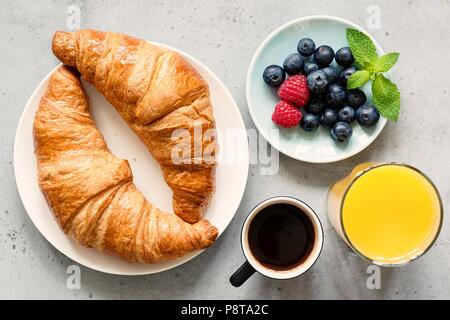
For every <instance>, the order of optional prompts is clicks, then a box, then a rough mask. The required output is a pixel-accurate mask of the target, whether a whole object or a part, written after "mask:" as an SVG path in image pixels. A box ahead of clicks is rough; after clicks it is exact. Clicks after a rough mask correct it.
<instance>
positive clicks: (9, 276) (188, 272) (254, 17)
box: [0, 0, 450, 299]
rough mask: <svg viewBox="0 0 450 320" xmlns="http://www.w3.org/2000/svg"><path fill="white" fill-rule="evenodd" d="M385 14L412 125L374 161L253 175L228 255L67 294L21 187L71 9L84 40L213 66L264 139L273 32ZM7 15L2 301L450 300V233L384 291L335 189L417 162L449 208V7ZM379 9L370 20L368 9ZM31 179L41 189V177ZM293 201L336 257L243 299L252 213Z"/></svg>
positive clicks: (48, 8) (368, 153)
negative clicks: (24, 159) (365, 174)
mask: <svg viewBox="0 0 450 320" xmlns="http://www.w3.org/2000/svg"><path fill="white" fill-rule="evenodd" d="M374 3H375V5H377V6H378V8H379V9H380V13H381V28H380V29H372V30H370V32H371V34H372V35H373V36H374V37H375V38H376V39H377V40H378V41H379V43H380V44H381V45H382V46H383V47H384V48H385V50H387V51H391V50H396V51H400V52H401V59H400V62H399V63H398V65H397V66H396V67H395V69H394V70H395V71H394V72H395V79H396V82H397V83H398V85H399V87H400V90H401V92H402V94H403V96H402V114H401V118H400V121H399V122H398V123H397V124H395V125H393V124H388V125H387V127H386V128H385V130H384V131H383V133H382V134H381V136H380V137H379V138H378V139H377V140H376V141H375V142H374V143H373V144H372V145H371V146H370V147H369V148H368V149H366V150H365V151H364V152H362V153H360V154H359V155H357V156H355V157H353V158H351V159H349V160H346V161H342V162H339V163H336V164H328V165H311V164H306V163H301V162H298V161H295V160H292V159H289V158H287V157H285V156H281V158H280V170H279V173H278V174H277V175H273V176H262V175H261V174H260V171H259V169H258V167H257V166H256V165H252V166H251V167H250V173H249V180H248V186H247V191H246V193H245V194H244V198H243V201H242V203H241V206H240V208H239V210H238V212H237V213H236V216H235V218H234V220H233V221H232V223H231V224H230V226H229V227H228V229H227V231H226V232H225V233H224V234H223V236H222V237H221V238H220V239H219V241H218V242H217V244H216V245H215V246H214V247H213V248H211V249H209V250H208V251H206V252H205V253H203V254H202V255H200V256H199V257H197V258H196V259H194V260H192V261H191V262H189V263H187V264H185V265H183V266H181V267H178V268H175V269H172V270H170V271H167V272H163V273H161V274H157V275H150V276H140V277H120V276H112V275H107V274H102V273H99V272H96V271H93V270H89V269H87V268H84V267H81V276H82V277H81V289H80V290H69V289H68V288H67V287H66V279H67V274H66V269H67V267H68V266H69V265H71V264H73V262H72V261H71V260H70V259H67V258H66V257H64V256H63V255H62V254H60V253H59V252H57V251H56V250H55V249H54V248H53V247H52V246H51V245H50V244H49V243H47V241H46V240H45V239H44V238H43V237H42V236H41V234H40V233H39V232H38V231H37V230H36V229H35V227H34V226H33V224H32V223H31V221H30V219H29V218H28V216H27V214H26V212H25V211H24V208H23V206H22V204H21V201H20V199H19V195H18V193H17V190H16V186H15V182H14V175H13V164H12V158H13V143H14V135H15V130H16V126H17V122H18V120H19V117H20V114H21V112H22V109H23V108H24V106H25V103H26V101H27V99H28V97H29V96H30V95H31V93H32V92H33V90H34V88H35V86H36V85H37V84H38V83H39V82H40V80H41V79H42V78H43V77H44V76H45V75H46V74H47V73H48V72H49V71H50V70H51V69H52V68H53V67H54V66H55V65H56V63H57V61H56V59H55V58H54V57H53V55H52V54H51V52H50V39H51V37H52V34H53V32H54V31H55V30H57V29H67V24H66V19H67V16H68V15H67V13H66V11H67V8H68V6H69V5H70V4H75V5H78V6H79V7H80V9H81V27H83V28H98V29H104V30H112V31H120V32H124V33H129V34H132V35H135V36H137V37H141V38H147V39H151V40H155V41H160V42H164V43H167V44H169V45H172V46H175V47H178V48H180V49H182V50H184V51H186V52H188V53H190V54H192V55H194V56H195V57H197V58H198V59H199V60H201V61H203V62H204V63H205V64H206V65H208V66H209V67H210V68H211V69H212V70H213V71H214V72H215V73H216V74H217V75H218V76H219V77H220V78H221V79H222V80H223V82H224V83H225V85H227V86H228V88H229V89H230V91H231V93H232V94H233V96H234V98H235V99H236V102H237V104H238V105H239V107H240V109H241V112H242V116H243V118H244V120H245V124H246V126H247V127H248V128H252V127H254V125H253V123H252V121H251V119H250V115H249V112H248V110H247V106H246V100H245V90H244V87H245V77H246V72H247V67H248V64H249V62H250V59H251V57H252V55H253V53H254V51H255V50H256V48H257V46H258V45H259V43H260V42H261V41H262V40H263V39H264V38H265V37H266V36H267V34H268V33H269V32H271V31H272V30H273V29H274V28H276V27H278V26H280V25H281V24H283V23H285V22H287V21H289V20H292V19H295V18H297V17H300V16H304V15H310V14H329V15H335V16H339V17H342V18H346V19H349V20H351V21H353V22H355V23H357V24H360V25H362V26H365V27H367V19H368V17H369V15H370V14H368V13H367V11H368V10H369V11H370V12H371V10H373V7H369V6H370V5H373V4H374ZM0 6H1V10H0V21H1V22H0V26H1V29H2V31H1V35H0V47H1V48H2V49H1V50H0V61H1V62H2V63H1V65H0V83H1V85H0V105H1V108H2V115H1V117H0V181H1V183H0V209H1V211H0V269H1V272H0V287H1V290H0V298H59V299H64V298H87V299H89V298H93V299H97V298H98V299H101V298H137V299H163V298H175V299H176V298H197V299H202V298H225V299H227V298H248V299H258V298H268V299H279V298H281V299H291V298H295V299H317V298H319V299H350V298H351V299H355V298H358V299H369V298H380V299H397V298H398V299H399V298H447V299H448V298H450V293H449V291H448V288H449V286H450V278H449V276H448V274H449V270H448V268H449V265H450V228H449V227H450V221H449V220H448V219H445V220H444V226H443V229H442V233H441V236H440V237H439V239H438V241H437V243H436V244H435V246H434V248H433V249H432V250H431V251H430V252H429V253H428V254H427V255H426V256H425V257H424V258H422V259H420V260H418V261H416V262H414V263H412V264H410V265H408V266H406V267H403V268H399V269H395V270H392V269H386V270H383V271H382V273H381V274H382V283H381V285H382V288H381V289H380V290H369V289H367V286H366V280H367V276H368V275H367V274H366V268H367V266H368V264H367V263H366V262H365V261H363V260H361V259H360V258H358V257H355V256H353V255H352V254H350V253H349V252H348V250H347V249H346V247H345V246H344V244H343V243H342V242H341V241H340V240H338V238H337V236H336V235H335V233H334V232H333V231H332V229H331V226H330V225H329V223H328V221H327V220H326V213H325V196H326V192H327V188H328V186H329V184H330V183H331V182H332V181H334V180H335V179H337V178H338V177H341V176H342V175H344V174H345V173H347V172H348V171H349V170H350V169H351V168H352V167H353V166H354V165H355V164H357V163H360V162H363V161H367V160H380V161H391V160H395V161H399V162H406V163H409V164H412V165H414V166H417V167H419V168H421V169H422V170H423V171H425V172H426V173H427V174H428V175H430V176H431V177H432V179H433V180H434V181H435V183H436V185H437V186H438V188H439V189H440V191H441V194H442V197H443V201H444V206H445V209H446V210H448V209H449V207H448V203H449V199H450V179H449V178H450V172H449V165H448V164H449V160H448V159H449V158H450V143H449V140H448V136H449V134H450V132H449V124H450V115H449V105H448V100H449V91H450V89H449V88H448V75H449V74H450V66H449V64H448V63H447V62H446V61H444V59H447V58H448V57H449V56H450V38H449V37H448V28H447V26H448V25H449V24H450V5H449V3H448V1H436V2H434V3H433V4H432V5H431V4H430V3H429V2H428V1H387V0H386V1H356V0H355V1H318V0H315V1H294V0H293V1H283V4H279V2H278V1H273V0H269V1H263V0H260V1H214V2H211V1H206V0H205V1H108V3H106V2H100V1H33V2H31V1H5V2H2V4H1V5H0ZM368 8H369V9H368ZM30 179H32V177H30ZM279 194H285V195H293V196H297V197H300V198H302V199H304V200H305V201H307V202H308V203H309V204H310V205H311V206H313V207H314V208H315V209H316V211H317V212H318V214H319V215H320V217H321V218H322V221H323V224H324V229H325V245H324V250H323V252H322V255H321V257H320V259H319V261H318V262H317V264H316V265H315V266H314V267H313V269H312V270H310V271H309V272H308V273H307V274H305V275H304V276H302V277H299V278H297V279H294V280H291V281H275V280H271V279H267V278H264V277H262V276H260V275H258V274H257V275H255V276H253V278H252V279H251V280H249V281H248V283H246V284H245V285H244V286H243V287H242V288H240V289H235V288H233V287H232V286H231V285H230V284H229V283H228V277H229V276H230V274H231V273H232V272H233V271H234V270H235V269H236V268H237V267H238V266H239V265H240V264H241V263H242V262H243V256H242V253H241V250H240V245H239V241H238V238H239V232H240V226H241V223H242V221H243V219H244V217H245V215H246V213H247V212H248V211H249V210H250V209H251V208H252V207H253V205H254V204H256V203H257V202H259V201H260V200H262V199H264V198H266V197H269V196H273V195H279Z"/></svg>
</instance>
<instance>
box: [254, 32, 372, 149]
mask: <svg viewBox="0 0 450 320" xmlns="http://www.w3.org/2000/svg"><path fill="white" fill-rule="evenodd" d="M297 51H298V53H292V54H290V55H289V56H287V57H286V59H285V60H284V63H283V67H281V66H277V65H271V66H268V67H267V68H266V69H265V70H264V74H263V78H264V81H265V82H266V83H267V84H268V85H270V86H272V87H279V86H280V85H281V84H282V83H283V82H284V80H285V79H286V73H287V74H288V75H296V74H303V75H305V76H306V77H307V85H308V88H309V91H310V95H311V97H310V100H309V103H308V104H307V105H306V106H305V107H304V109H303V110H302V119H301V121H300V126H301V127H302V128H303V129H304V130H305V131H309V132H311V131H315V130H317V128H318V127H319V125H322V126H323V127H325V128H326V129H328V130H330V135H331V137H332V138H333V139H334V140H335V141H338V142H344V141H347V140H348V139H350V137H351V136H352V133H353V128H352V126H351V124H352V123H353V122H354V121H355V120H356V121H357V122H358V123H359V124H360V125H361V126H364V127H369V126H372V125H374V124H375V123H377V122H378V120H379V118H380V115H379V113H378V110H377V109H376V108H375V107H374V106H373V105H370V104H366V95H365V94H364V92H363V91H361V90H359V89H353V90H347V89H346V87H347V80H348V79H349V77H350V76H351V75H352V74H354V73H355V72H356V71H358V69H357V68H356V67H355V66H353V65H352V64H353V62H354V57H353V55H352V52H351V51H350V48H349V47H343V48H341V49H339V50H338V51H337V52H336V54H335V52H334V50H333V48H331V47H330V46H327V45H322V46H320V47H318V48H316V45H315V43H314V41H313V40H311V39H309V38H305V39H302V40H300V41H299V43H298V46H297ZM333 60H336V63H337V65H335V64H332V62H333Z"/></svg>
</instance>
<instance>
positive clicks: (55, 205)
mask: <svg viewBox="0 0 450 320" xmlns="http://www.w3.org/2000/svg"><path fill="white" fill-rule="evenodd" d="M75 72H76V71H75V70H72V69H70V68H69V67H65V66H63V67H60V68H58V69H57V70H56V71H55V72H54V74H53V75H52V76H51V78H50V80H49V84H48V88H47V91H46V92H45V94H44V96H43V97H42V99H41V101H40V105H39V109H38V111H37V112H36V115H35V119H34V128H33V132H34V140H35V153H36V157H37V163H38V175H39V177H38V178H39V185H40V187H41V190H42V191H43V193H44V195H45V197H46V200H47V202H48V203H49V206H50V207H51V209H52V211H53V213H54V215H55V217H56V220H57V221H58V223H59V225H60V226H61V228H62V229H63V231H64V232H65V233H67V234H69V235H70V236H71V237H73V238H74V239H75V240H77V241H78V242H79V243H81V244H82V245H84V246H87V247H93V248H96V249H97V250H99V251H102V252H106V253H109V254H113V255H117V256H120V257H122V258H124V259H126V260H128V261H130V262H144V263H153V262H158V261H164V260H167V259H172V258H175V257H179V256H181V255H184V254H186V253H187V252H190V251H192V250H196V249H202V248H206V247H208V246H210V245H212V244H213V242H214V240H215V239H216V237H217V229H216V228H215V227H214V226H212V225H211V224H210V223H209V222H208V221H207V220H205V219H202V220H200V221H199V222H197V223H195V224H189V223H187V222H184V221H183V220H182V219H180V218H179V217H178V216H176V215H174V214H169V213H166V212H162V211H161V210H159V209H158V208H156V207H155V206H154V205H152V204H151V203H150V202H149V201H147V200H146V199H145V198H144V196H143V194H142V193H141V192H140V191H139V190H137V189H136V187H135V185H134V183H133V175H132V173H131V169H130V166H129V164H128V162H127V161H126V160H123V159H119V158H116V157H115V156H114V155H113V154H111V152H110V151H109V149H108V147H107V145H106V143H105V141H104V139H103V137H102V135H101V134H100V132H99V131H98V129H97V127H96V126H95V123H94V121H93V119H92V117H91V115H90V113H89V106H88V100H87V98H86V96H85V94H84V91H83V88H82V86H81V82H80V79H79V77H78V75H76V74H75Z"/></svg>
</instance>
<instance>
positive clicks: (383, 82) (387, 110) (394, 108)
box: [372, 73, 400, 121]
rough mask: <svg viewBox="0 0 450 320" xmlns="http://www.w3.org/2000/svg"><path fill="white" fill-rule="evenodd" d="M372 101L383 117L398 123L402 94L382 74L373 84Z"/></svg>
mask: <svg viewBox="0 0 450 320" xmlns="http://www.w3.org/2000/svg"><path fill="white" fill-rule="evenodd" d="M372 99H373V102H374V104H375V106H376V107H377V109H378V111H379V112H380V113H381V115H383V116H384V117H386V118H388V119H389V120H392V121H397V119H398V116H399V114H400V92H399V91H398V89H397V86H396V85H395V84H394V83H393V82H392V81H391V80H389V79H387V78H385V77H384V76H383V75H382V74H381V73H378V74H377V75H376V76H375V80H374V81H373V83H372Z"/></svg>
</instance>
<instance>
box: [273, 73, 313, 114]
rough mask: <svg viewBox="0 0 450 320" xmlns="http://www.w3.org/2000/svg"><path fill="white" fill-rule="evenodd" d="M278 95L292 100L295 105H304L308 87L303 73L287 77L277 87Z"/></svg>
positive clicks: (307, 96)
mask: <svg viewBox="0 0 450 320" xmlns="http://www.w3.org/2000/svg"><path fill="white" fill-rule="evenodd" d="M278 96H279V97H280V98H281V99H283V100H286V101H289V102H292V103H294V104H295V105H297V107H304V106H306V105H307V104H308V101H309V96H310V94H309V89H308V85H307V83H306V77H305V76H304V75H296V76H292V77H289V78H287V79H286V80H285V81H284V82H283V84H282V85H281V86H280V88H279V89H278Z"/></svg>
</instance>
